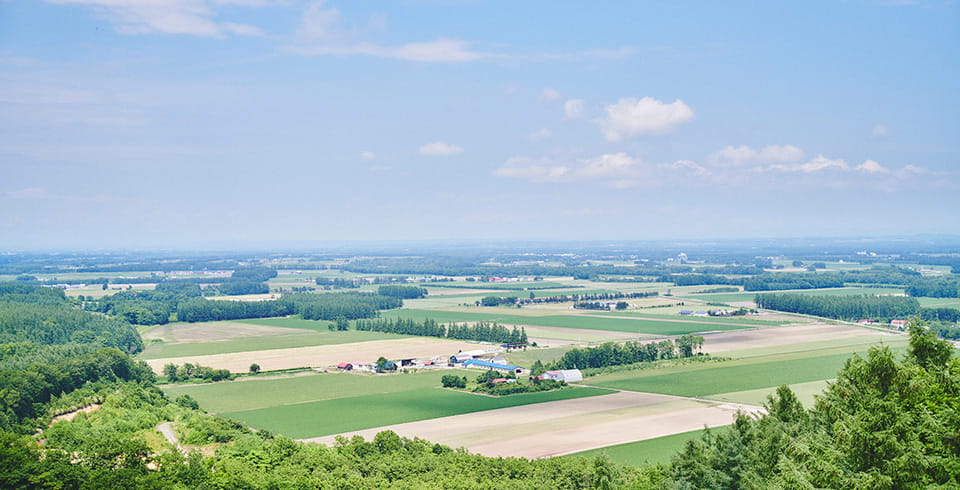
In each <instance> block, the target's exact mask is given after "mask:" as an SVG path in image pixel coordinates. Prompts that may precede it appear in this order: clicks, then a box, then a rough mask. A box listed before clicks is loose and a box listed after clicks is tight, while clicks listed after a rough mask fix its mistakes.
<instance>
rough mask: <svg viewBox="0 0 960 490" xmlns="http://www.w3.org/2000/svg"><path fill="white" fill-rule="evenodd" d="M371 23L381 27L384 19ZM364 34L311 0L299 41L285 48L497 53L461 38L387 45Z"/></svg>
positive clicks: (449, 55)
mask: <svg viewBox="0 0 960 490" xmlns="http://www.w3.org/2000/svg"><path fill="white" fill-rule="evenodd" d="M372 23H373V24H375V25H378V26H379V25H381V24H382V19H381V20H380V21H378V22H372ZM368 24H369V23H368ZM365 34H366V30H365V29H364V28H347V27H344V25H343V23H342V21H341V17H340V11H339V10H338V9H336V8H331V7H328V6H327V5H326V2H325V1H322V0H320V1H315V2H312V3H310V4H309V5H308V6H307V8H306V9H305V10H304V13H303V16H302V17H301V19H300V27H299V29H298V30H297V37H298V40H297V42H296V44H294V45H292V46H288V47H287V48H286V49H287V50H288V51H290V52H292V53H296V54H300V55H304V56H355V55H364V56H373V57H378V58H392V59H399V60H407V61H423V62H467V61H476V60H480V59H484V58H491V57H495V56H497V55H495V54H493V53H486V52H481V51H478V50H475V49H473V43H471V42H469V41H463V40H460V39H449V38H440V39H435V40H432V41H418V42H410V43H404V44H399V45H384V44H378V43H373V42H370V41H366V40H363V37H364V35H365Z"/></svg>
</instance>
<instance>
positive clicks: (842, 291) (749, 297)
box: [685, 288, 903, 303]
mask: <svg viewBox="0 0 960 490" xmlns="http://www.w3.org/2000/svg"><path fill="white" fill-rule="evenodd" d="M762 293H796V294H810V295H815V296H834V295H854V294H868V295H869V294H903V289H902V288H825V289H787V290H782V291H750V292H743V293H717V294H696V295H690V296H688V297H687V296H685V298H690V299H699V300H702V301H709V302H711V303H737V302H741V301H753V298H755V297H756V296H757V294H762Z"/></svg>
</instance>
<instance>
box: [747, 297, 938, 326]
mask: <svg viewBox="0 0 960 490" xmlns="http://www.w3.org/2000/svg"><path fill="white" fill-rule="evenodd" d="M754 301H755V302H756V303H757V306H758V307H760V308H766V309H769V310H777V311H787V312H790V313H800V314H804V315H814V316H822V317H826V318H836V319H838V320H851V321H854V320H858V319H862V318H869V319H880V320H893V319H898V318H899V319H905V318H908V317H911V316H913V315H915V314H917V313H918V312H919V311H920V302H919V301H917V299H916V298H908V297H904V296H876V295H849V296H847V295H835V296H823V295H808V294H797V293H761V294H758V295H756V297H755V298H754Z"/></svg>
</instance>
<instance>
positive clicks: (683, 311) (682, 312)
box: [680, 310, 693, 315]
mask: <svg viewBox="0 0 960 490" xmlns="http://www.w3.org/2000/svg"><path fill="white" fill-rule="evenodd" d="M680 314H681V315H692V314H693V310H680Z"/></svg>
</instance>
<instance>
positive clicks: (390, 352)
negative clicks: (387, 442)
mask: <svg viewBox="0 0 960 490" xmlns="http://www.w3.org/2000/svg"><path fill="white" fill-rule="evenodd" d="M478 348H480V346H479V345H478V344H471V343H467V342H459V341H452V340H441V339H431V338H422V337H418V338H407V339H392V340H373V341H370V342H354V343H350V344H337V345H318V346H311V347H293V348H289V349H271V350H261V351H251V352H234V353H229V354H211V355H205V356H188V357H172V358H166V359H151V360H148V361H146V362H147V364H149V365H150V367H151V368H152V369H153V370H154V372H157V373H160V371H161V369H163V366H164V365H165V364H168V363H173V364H183V363H185V362H190V363H194V364H196V363H199V364H201V365H203V366H209V367H212V368H215V369H228V370H230V371H231V372H246V371H247V370H248V369H249V367H250V364H252V363H257V364H259V365H260V368H261V369H263V370H264V371H272V370H275V369H292V368H298V367H324V366H334V365H336V364H337V363H340V362H355V361H366V362H373V361H375V360H376V359H377V358H379V357H380V356H383V357H386V358H387V359H405V358H420V359H422V358H429V357H433V356H437V355H439V356H443V357H447V356H451V355H453V354H456V353H457V352H458V351H460V350H475V349H478Z"/></svg>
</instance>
